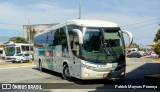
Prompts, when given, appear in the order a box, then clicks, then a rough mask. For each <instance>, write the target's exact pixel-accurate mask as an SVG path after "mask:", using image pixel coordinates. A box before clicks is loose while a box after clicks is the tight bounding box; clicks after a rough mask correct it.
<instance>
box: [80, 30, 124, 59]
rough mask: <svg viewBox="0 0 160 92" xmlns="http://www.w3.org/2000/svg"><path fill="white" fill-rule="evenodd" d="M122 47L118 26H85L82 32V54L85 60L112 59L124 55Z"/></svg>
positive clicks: (121, 37)
mask: <svg viewBox="0 0 160 92" xmlns="http://www.w3.org/2000/svg"><path fill="white" fill-rule="evenodd" d="M123 49H124V42H123V36H122V34H121V32H120V28H87V29H86V31H85V33H84V43H83V46H82V56H83V57H84V58H85V59H87V60H96V61H106V60H107V61H109V60H111V61H113V60H115V59H116V58H119V56H120V55H121V54H123V55H124V50H123ZM111 53H112V55H111Z"/></svg>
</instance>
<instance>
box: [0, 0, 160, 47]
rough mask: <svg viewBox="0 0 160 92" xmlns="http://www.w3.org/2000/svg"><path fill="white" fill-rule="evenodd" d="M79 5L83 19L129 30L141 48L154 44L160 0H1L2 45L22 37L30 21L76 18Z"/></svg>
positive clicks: (42, 22) (0, 40) (59, 20)
mask: <svg viewBox="0 0 160 92" xmlns="http://www.w3.org/2000/svg"><path fill="white" fill-rule="evenodd" d="M79 2H81V6H82V19H96V20H106V21H112V22H115V23H117V24H118V25H119V26H120V27H121V29H122V30H127V31H130V32H131V33H132V34H133V39H134V43H137V44H139V45H140V46H141V47H146V44H151V43H153V39H154V37H155V34H156V33H157V30H158V28H160V27H159V25H158V24H160V12H159V11H160V0H0V43H4V42H6V41H7V40H8V39H9V38H10V37H14V36H22V37H23V27H22V25H25V24H28V19H29V20H30V24H46V23H61V22H64V21H66V20H71V19H77V18H78V5H79ZM125 39H126V38H125ZM126 41H128V40H126Z"/></svg>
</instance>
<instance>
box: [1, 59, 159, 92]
mask: <svg viewBox="0 0 160 92" xmlns="http://www.w3.org/2000/svg"><path fill="white" fill-rule="evenodd" d="M150 74H160V63H159V62H153V61H152V59H151V58H146V57H142V58H127V68H126V76H125V78H124V79H123V80H122V81H120V82H113V81H108V80H87V81H86V80H85V81H84V80H83V81H82V80H78V79H73V80H72V81H67V80H64V79H63V78H62V76H61V74H59V73H56V72H52V71H49V70H44V71H43V72H40V71H39V70H38V68H37V67H36V66H35V65H34V64H33V63H23V64H20V63H15V64H12V63H11V62H9V61H2V60H0V83H44V84H41V85H42V87H50V86H52V88H53V89H46V90H31V91H33V92H35V91H45V92H47V91H54V92H59V91H65V92H72V91H73V92H75V91H76V92H84V91H89V92H92V91H104V90H108V91H112V92H115V91H117V90H118V91H120V92H123V91H124V90H127V91H130V92H133V90H134V91H136V90H142V89H138V88H137V89H115V85H117V86H119V85H123V86H125V85H132V86H133V85H158V84H160V80H151V79H146V78H144V76H145V75H150ZM45 83H46V84H45ZM47 83H52V84H47ZM111 88H112V89H111ZM143 90H144V91H145V92H147V91H150V92H151V91H154V92H159V91H158V89H152V88H151V89H143ZM18 91H19V90H18ZM16 92H17V90H16Z"/></svg>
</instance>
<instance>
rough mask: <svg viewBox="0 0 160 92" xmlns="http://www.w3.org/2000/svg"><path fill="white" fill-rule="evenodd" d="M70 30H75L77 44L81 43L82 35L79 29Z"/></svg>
mask: <svg viewBox="0 0 160 92" xmlns="http://www.w3.org/2000/svg"><path fill="white" fill-rule="evenodd" d="M72 31H73V32H75V33H77V35H78V40H79V44H83V35H82V32H81V30H79V29H73V30H72Z"/></svg>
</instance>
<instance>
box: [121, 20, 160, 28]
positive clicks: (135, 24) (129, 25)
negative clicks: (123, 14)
mask: <svg viewBox="0 0 160 92" xmlns="http://www.w3.org/2000/svg"><path fill="white" fill-rule="evenodd" d="M158 19H160V18H155V19H151V20H146V21H142V22H137V23H133V24H127V25H123V26H121V27H126V26H133V25H138V24H143V23H146V22H150V21H156V20H158Z"/></svg>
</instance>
